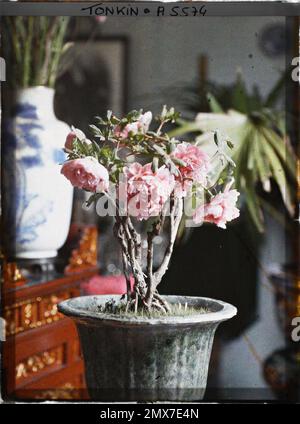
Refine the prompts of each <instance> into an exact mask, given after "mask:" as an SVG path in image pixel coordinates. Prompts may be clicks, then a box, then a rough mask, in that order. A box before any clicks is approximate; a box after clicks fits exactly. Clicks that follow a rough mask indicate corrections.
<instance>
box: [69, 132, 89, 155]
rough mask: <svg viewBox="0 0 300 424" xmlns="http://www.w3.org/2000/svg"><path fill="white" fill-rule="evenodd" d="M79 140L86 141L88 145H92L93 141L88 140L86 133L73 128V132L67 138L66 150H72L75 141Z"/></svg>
mask: <svg viewBox="0 0 300 424" xmlns="http://www.w3.org/2000/svg"><path fill="white" fill-rule="evenodd" d="M77 138H78V140H80V141H85V142H86V143H88V144H89V143H91V141H90V140H88V139H87V138H86V136H85V134H84V132H82V131H81V130H79V129H78V128H74V127H72V130H71V132H69V134H68V135H67V138H66V141H65V149H68V150H72V149H73V143H74V140H76V139H77Z"/></svg>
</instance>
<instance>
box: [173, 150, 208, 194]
mask: <svg viewBox="0 0 300 424" xmlns="http://www.w3.org/2000/svg"><path fill="white" fill-rule="evenodd" d="M171 157H172V158H173V159H178V160H179V161H180V162H182V163H184V165H178V169H179V171H180V176H179V177H177V178H176V179H177V181H179V182H180V183H181V184H182V195H183V196H185V195H186V191H187V189H188V188H189V186H190V185H191V184H192V183H193V182H198V183H200V184H202V185H206V182H207V173H208V172H209V169H210V166H209V157H208V155H207V154H206V153H205V152H203V151H202V150H201V149H200V148H199V147H198V146H195V145H193V144H190V143H185V142H183V143H180V144H178V145H177V146H176V149H175V150H174V152H173V153H172V155H171Z"/></svg>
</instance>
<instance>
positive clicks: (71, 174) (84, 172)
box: [61, 156, 109, 193]
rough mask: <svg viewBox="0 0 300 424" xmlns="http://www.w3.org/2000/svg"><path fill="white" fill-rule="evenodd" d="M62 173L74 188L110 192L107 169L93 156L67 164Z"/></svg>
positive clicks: (70, 161) (64, 165)
mask: <svg viewBox="0 0 300 424" xmlns="http://www.w3.org/2000/svg"><path fill="white" fill-rule="evenodd" d="M61 173H62V174H63V175H64V176H65V177H66V178H67V179H68V180H69V181H70V182H71V184H72V185H73V186H74V187H78V188H82V189H84V190H87V191H92V192H98V193H99V192H100V193H101V192H103V191H107V190H108V184H109V175H108V172H107V169H106V168H105V167H104V166H103V165H101V164H100V163H99V162H98V161H97V160H96V159H95V158H93V157H92V156H87V157H85V158H82V159H74V160H69V161H68V162H65V163H64V164H63V166H62V169H61Z"/></svg>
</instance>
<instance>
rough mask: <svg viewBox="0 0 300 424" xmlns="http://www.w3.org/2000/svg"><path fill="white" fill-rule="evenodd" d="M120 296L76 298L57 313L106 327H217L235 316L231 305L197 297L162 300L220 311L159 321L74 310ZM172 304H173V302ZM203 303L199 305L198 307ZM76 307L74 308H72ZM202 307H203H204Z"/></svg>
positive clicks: (61, 304)
mask: <svg viewBox="0 0 300 424" xmlns="http://www.w3.org/2000/svg"><path fill="white" fill-rule="evenodd" d="M121 297H122V295H92V296H79V297H74V298H71V299H67V300H64V301H63V302H60V303H59V304H58V305H57V306H58V311H59V312H61V313H63V314H64V315H66V316H69V317H71V318H74V319H77V320H78V319H79V320H88V321H91V320H92V321H94V322H105V323H107V324H109V323H111V324H117V323H119V324H126V325H134V326H137V325H138V326H140V325H157V324H160V325H180V324H204V323H214V322H215V323H219V322H222V321H226V320H228V319H230V318H232V317H234V316H235V315H236V314H237V308H236V307H235V306H233V305H231V304H230V303H226V302H223V301H222V300H217V299H211V298H208V297H200V296H177V295H176V296H172V295H168V296H162V297H163V298H164V299H166V300H167V301H169V302H170V303H176V301H177V302H178V301H180V302H183V303H185V302H187V303H188V304H190V305H192V306H193V305H194V306H195V303H198V304H199V305H198V306H200V307H201V306H202V307H203V306H207V307H212V306H214V307H215V308H216V307H217V308H219V307H220V308H221V309H220V310H217V311H212V312H208V313H200V314H193V315H187V316H168V317H161V318H160V317H159V318H147V317H141V316H137V317H136V316H130V317H124V316H123V317H122V316H115V315H113V314H108V313H97V312H93V311H88V310H86V309H83V308H82V309H81V308H79V307H76V303H79V302H80V301H82V300H83V299H84V300H85V302H87V301H88V300H91V301H92V302H96V301H97V300H99V299H101V300H102V302H101V303H102V304H104V303H105V302H107V301H109V300H115V301H118V300H120V299H121ZM172 301H173V302H172ZM201 302H202V305H201ZM74 303H75V305H74ZM203 303H204V304H205V305H203Z"/></svg>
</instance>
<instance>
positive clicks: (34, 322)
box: [2, 271, 95, 399]
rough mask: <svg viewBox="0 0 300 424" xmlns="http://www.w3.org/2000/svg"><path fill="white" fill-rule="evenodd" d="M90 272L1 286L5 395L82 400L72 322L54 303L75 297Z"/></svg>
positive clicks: (74, 332)
mask: <svg viewBox="0 0 300 424" xmlns="http://www.w3.org/2000/svg"><path fill="white" fill-rule="evenodd" d="M94 274H95V271H84V272H81V273H78V274H76V275H68V276H60V277H57V278H54V279H53V280H51V281H44V282H38V283H37V282H32V281H28V282H27V283H25V285H23V286H22V287H15V288H11V289H7V288H6V289H5V290H4V293H3V301H4V308H3V315H4V318H5V320H6V341H5V342H4V343H3V369H2V373H3V382H4V384H3V386H2V387H3V388H4V390H5V395H6V397H8V398H9V399H15V398H17V399H28V398H30V399H34V398H48V399H49V398H50V399H55V398H62V399H66V398H69V399H73V398H80V399H84V398H86V396H87V394H86V393H85V384H84V377H83V362H82V359H81V355H80V347H79V340H78V337H77V332H76V329H75V326H74V325H73V323H72V321H71V320H70V319H69V318H66V317H64V316H62V315H61V314H60V313H58V312H57V303H58V302H60V301H61V300H64V299H67V298H70V297H74V296H78V295H80V294H81V289H80V286H81V284H82V283H83V282H86V281H87V280H88V279H89V278H90V277H91V276H92V275H94Z"/></svg>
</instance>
